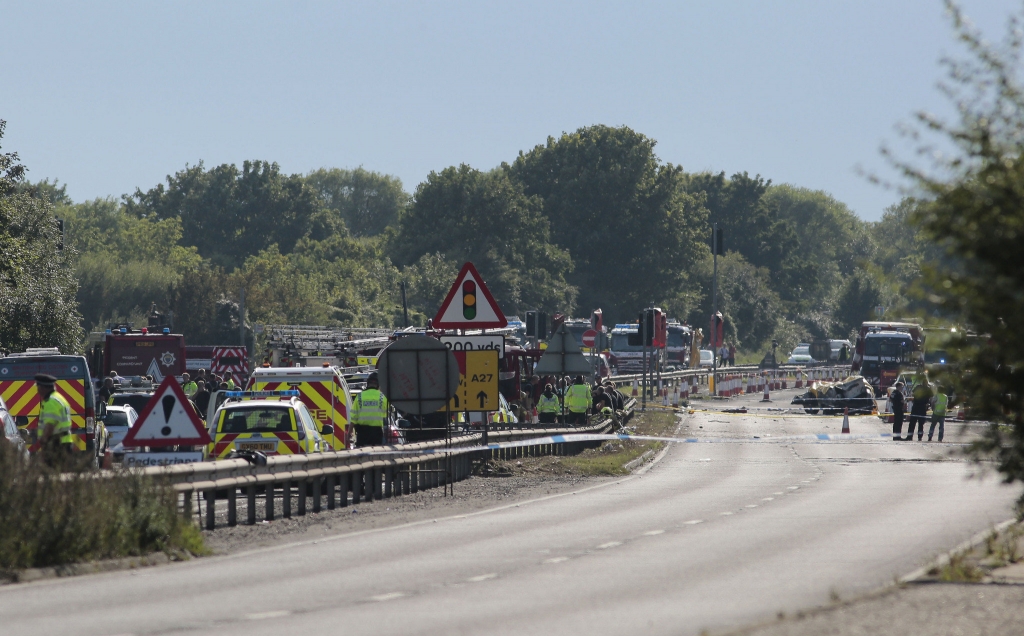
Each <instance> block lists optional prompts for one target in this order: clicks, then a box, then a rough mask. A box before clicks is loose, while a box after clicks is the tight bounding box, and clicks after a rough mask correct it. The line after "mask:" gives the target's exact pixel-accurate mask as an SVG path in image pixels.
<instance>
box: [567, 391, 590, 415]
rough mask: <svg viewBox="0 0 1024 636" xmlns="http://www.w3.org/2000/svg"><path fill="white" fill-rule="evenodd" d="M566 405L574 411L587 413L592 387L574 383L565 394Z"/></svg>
mask: <svg viewBox="0 0 1024 636" xmlns="http://www.w3.org/2000/svg"><path fill="white" fill-rule="evenodd" d="M565 407H566V408H567V409H569V411H570V412H572V413H586V412H587V408H589V407H590V389H588V388H587V387H586V386H584V385H582V384H574V385H572V386H571V387H569V391H568V392H567V393H566V394H565Z"/></svg>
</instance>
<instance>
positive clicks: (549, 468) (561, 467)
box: [489, 409, 676, 477]
mask: <svg viewBox="0 0 1024 636" xmlns="http://www.w3.org/2000/svg"><path fill="white" fill-rule="evenodd" d="M631 424H632V426H631V428H633V429H634V431H635V434H637V435H671V434H672V432H673V431H675V427H676V414H675V412H673V411H663V410H660V409H650V410H648V411H647V412H646V413H637V414H636V415H635V416H634V418H633V421H632V422H631ZM662 446H663V444H662V443H661V442H640V441H637V442H634V441H631V440H624V441H620V440H611V441H608V442H605V443H603V444H601V446H599V447H598V448H588V449H587V450H585V451H583V452H582V453H580V454H578V455H567V456H546V457H526V458H522V459H518V460H505V461H492V462H491V463H490V470H489V474H490V475H492V476H495V477H510V476H513V475H537V476H540V475H545V474H548V475H575V476H580V477H609V476H611V477H614V476H619V475H626V474H628V472H629V471H627V470H626V464H628V463H629V462H631V461H633V460H634V459H637V458H638V457H640V456H641V455H643V454H644V453H646V452H647V451H649V450H654V451H657V450H659V449H661V447H662Z"/></svg>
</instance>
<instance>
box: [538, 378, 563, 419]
mask: <svg viewBox="0 0 1024 636" xmlns="http://www.w3.org/2000/svg"><path fill="white" fill-rule="evenodd" d="M560 410H562V404H561V402H559V400H558V394H557V393H555V387H553V386H551V385H550V384H545V385H544V392H543V393H541V394H540V397H538V398H537V419H539V420H540V423H541V424H554V423H555V420H556V419H557V418H558V412H559V411H560Z"/></svg>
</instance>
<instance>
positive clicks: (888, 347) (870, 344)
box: [864, 337, 911, 358]
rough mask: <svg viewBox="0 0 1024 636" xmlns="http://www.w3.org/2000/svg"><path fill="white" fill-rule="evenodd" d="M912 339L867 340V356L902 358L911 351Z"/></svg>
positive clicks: (865, 345) (865, 348)
mask: <svg viewBox="0 0 1024 636" xmlns="http://www.w3.org/2000/svg"><path fill="white" fill-rule="evenodd" d="M910 349H911V345H910V338H909V337H906V338H899V337H894V338H867V339H865V341H864V355H865V356H872V357H874V356H879V357H882V358H902V357H903V356H904V355H905V354H906V352H908V351H910Z"/></svg>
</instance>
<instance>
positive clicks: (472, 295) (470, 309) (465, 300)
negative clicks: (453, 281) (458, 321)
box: [462, 280, 476, 320]
mask: <svg viewBox="0 0 1024 636" xmlns="http://www.w3.org/2000/svg"><path fill="white" fill-rule="evenodd" d="M462 316H463V318H465V319H466V320H473V319H474V318H476V283H474V282H473V281H471V280H467V281H466V282H464V283H462Z"/></svg>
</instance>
